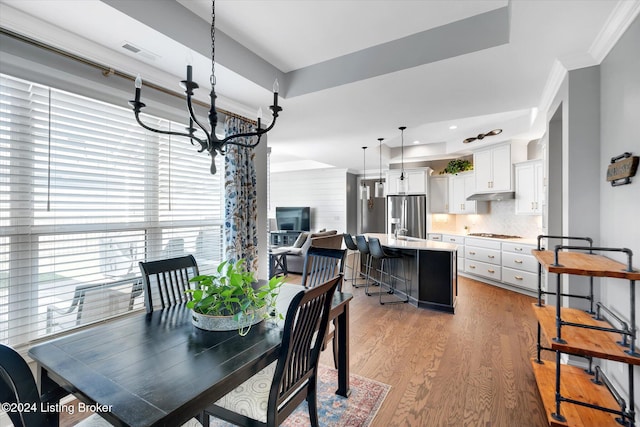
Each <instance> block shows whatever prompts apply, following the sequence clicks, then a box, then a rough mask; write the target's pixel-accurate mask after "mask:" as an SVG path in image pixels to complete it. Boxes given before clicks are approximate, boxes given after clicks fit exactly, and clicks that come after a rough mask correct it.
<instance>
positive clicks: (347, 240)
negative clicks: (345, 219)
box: [342, 233, 360, 288]
mask: <svg viewBox="0 0 640 427" xmlns="http://www.w3.org/2000/svg"><path fill="white" fill-rule="evenodd" d="M342 237H343V239H344V244H345V245H346V246H347V249H348V250H349V251H350V253H351V254H352V255H353V261H352V263H351V267H349V268H351V279H348V280H351V286H353V287H354V288H358V287H359V286H357V285H356V270H357V269H356V265H358V264H360V251H359V250H358V245H356V242H354V241H353V237H352V236H351V234H349V233H344V234H343V235H342ZM356 255H357V258H356ZM356 260H357V264H356ZM348 266H349V263H345V267H348ZM345 269H346V268H345ZM346 280H347V279H345V281H346Z"/></svg>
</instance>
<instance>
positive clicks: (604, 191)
mask: <svg viewBox="0 0 640 427" xmlns="http://www.w3.org/2000/svg"><path fill="white" fill-rule="evenodd" d="M639 46H640V18H636V20H635V21H634V23H633V24H631V26H630V27H629V29H628V30H627V31H626V33H625V34H624V35H623V36H622V37H621V39H620V40H619V41H618V43H617V45H616V46H615V48H614V49H613V50H611V52H609V55H608V56H607V57H606V58H605V60H604V61H603V62H602V64H601V65H600V111H601V113H600V119H601V125H600V147H599V148H600V153H599V164H598V181H599V187H598V189H599V191H600V204H599V209H598V210H599V220H600V243H601V244H602V245H604V246H608V247H627V248H629V249H631V250H632V251H633V254H634V267H635V268H636V269H637V268H639V267H640V221H639V220H638V217H639V215H640V175H636V176H635V177H634V178H632V180H633V183H632V184H630V185H623V186H619V187H612V186H611V185H610V184H609V183H607V182H606V181H605V174H606V169H607V166H608V165H609V162H610V160H611V157H615V156H617V155H619V154H622V153H623V152H625V151H631V152H632V153H633V154H634V155H636V156H637V155H640V48H639ZM576 214H577V213H576ZM614 257H615V258H618V259H620V260H622V258H621V257H620V256H615V255H614ZM602 285H603V286H602V291H601V296H602V300H603V302H604V303H605V304H607V305H609V306H611V307H613V308H614V309H615V310H616V311H617V312H618V313H619V314H620V315H622V316H623V317H624V318H628V317H629V302H630V299H629V285H628V282H625V281H623V280H617V279H616V280H614V279H603V280H602ZM636 307H640V298H639V297H636ZM636 311H637V310H636ZM634 326H635V328H636V330H638V323H636V325H634ZM605 369H607V372H608V373H610V374H611V375H613V376H615V378H616V379H617V380H618V381H619V382H620V383H622V384H626V383H627V380H626V375H627V371H626V368H625V369H623V367H622V364H620V363H606V365H605ZM635 373H636V375H635V382H636V384H640V374H639V373H638V369H636V370H635ZM638 394H639V393H638V392H637V387H636V399H635V400H636V411H637V409H638V405H639V402H640V398H639V396H638ZM636 417H637V416H636Z"/></svg>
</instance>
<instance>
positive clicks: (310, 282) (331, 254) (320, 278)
mask: <svg viewBox="0 0 640 427" xmlns="http://www.w3.org/2000/svg"><path fill="white" fill-rule="evenodd" d="M345 253H346V251H345V250H344V249H328V248H317V247H314V246H311V247H309V250H308V251H307V255H306V256H305V258H304V266H303V268H302V286H304V287H305V288H313V287H315V286H317V285H319V284H321V283H325V282H326V281H327V280H329V279H331V278H332V277H335V276H337V275H338V274H341V273H342V272H343V271H344V258H345ZM341 285H342V282H340V283H339V284H338V292H341V291H342V289H341V288H342V286H341Z"/></svg>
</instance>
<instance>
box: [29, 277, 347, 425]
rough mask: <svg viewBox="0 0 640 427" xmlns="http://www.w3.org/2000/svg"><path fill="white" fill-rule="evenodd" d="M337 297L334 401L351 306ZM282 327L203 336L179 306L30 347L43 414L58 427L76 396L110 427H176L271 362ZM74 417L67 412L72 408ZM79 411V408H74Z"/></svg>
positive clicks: (284, 291) (343, 371)
mask: <svg viewBox="0 0 640 427" xmlns="http://www.w3.org/2000/svg"><path fill="white" fill-rule="evenodd" d="M301 290H304V288H303V287H301V286H299V285H292V284H284V285H283V286H282V287H281V289H280V293H279V296H278V299H277V304H276V305H277V310H278V312H280V313H282V314H283V316H284V315H286V309H287V307H288V306H289V303H290V301H291V299H292V298H293V296H294V295H296V294H297V293H298V292H300V291H301ZM352 298H353V295H352V294H349V293H343V292H336V293H335V294H334V297H333V301H332V306H331V312H330V315H329V318H330V321H332V322H334V325H335V337H334V339H336V340H337V348H338V351H337V361H336V362H337V367H338V384H337V389H336V394H338V395H341V396H344V397H348V396H349V302H350V301H351V299H352ZM283 324H284V322H283V321H282V320H280V321H277V320H265V321H262V322H260V323H258V324H256V325H254V326H253V327H252V328H251V330H250V331H249V333H248V334H247V335H246V336H240V334H239V333H238V331H237V330H234V331H220V332H218V331H216V332H212V331H204V330H200V329H198V328H196V327H195V326H194V325H193V324H192V323H191V310H190V309H188V308H187V307H186V304H178V305H174V306H171V307H167V308H165V309H162V310H155V311H153V312H151V313H135V314H131V315H128V316H125V317H123V318H120V319H117V320H113V321H107V322H104V323H102V324H98V325H95V326H91V327H88V328H86V329H83V330H81V331H78V332H75V333H72V334H69V335H66V336H63V337H60V338H56V339H52V340H49V341H46V342H43V343H40V344H37V345H35V346H33V347H32V348H31V349H30V350H29V356H30V357H31V358H32V359H33V360H34V361H35V362H36V363H37V380H38V384H39V386H40V391H41V398H42V401H43V405H42V407H43V408H44V409H45V412H47V414H46V415H47V421H48V423H49V425H50V426H58V425H59V419H60V412H64V411H67V410H68V407H67V406H65V404H63V403H60V399H62V398H63V397H64V396H66V395H68V394H72V395H74V396H75V397H76V398H77V399H78V401H79V402H80V404H81V406H79V407H78V408H81V409H83V408H88V409H89V410H91V411H93V412H96V413H98V414H99V415H101V416H102V417H103V418H105V419H106V420H107V421H109V422H110V423H112V424H113V425H116V426H132V427H134V426H136V427H141V426H172V427H175V426H179V425H181V424H183V423H185V422H187V421H188V420H189V419H191V418H193V417H195V416H196V415H198V414H201V413H202V411H203V410H204V409H205V408H207V407H208V406H210V405H211V404H212V403H214V402H215V401H216V400H218V399H219V398H221V397H222V396H224V395H225V394H227V393H228V392H230V391H231V390H233V389H234V388H236V387H237V386H239V385H240V384H242V383H243V382H244V381H246V380H247V379H249V378H251V376H253V375H254V374H256V373H257V372H258V371H260V370H261V369H263V368H265V367H266V366H268V365H269V364H270V363H272V362H274V361H275V360H277V358H278V355H279V351H280V346H281V341H282V334H283ZM72 410H73V409H72ZM75 410H76V411H79V409H75Z"/></svg>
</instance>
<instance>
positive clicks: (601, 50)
mask: <svg viewBox="0 0 640 427" xmlns="http://www.w3.org/2000/svg"><path fill="white" fill-rule="evenodd" d="M639 13H640V1H639V0H632V1H629V0H620V1H619V2H618V4H617V5H616V6H615V8H614V9H613V12H611V15H609V18H608V19H607V22H606V23H605V25H604V26H603V27H602V29H601V30H600V32H599V33H598V35H597V36H596V38H595V40H594V41H593V43H592V44H591V47H590V48H589V54H590V55H591V56H592V57H593V58H594V60H595V61H596V64H600V63H601V62H602V61H603V60H604V58H605V57H606V56H607V54H609V52H610V51H611V49H613V47H614V46H615V45H616V43H617V42H618V40H619V39H620V37H622V35H623V34H624V32H625V31H626V30H627V28H629V26H630V25H631V23H632V22H633V21H634V20H635V19H636V17H637V16H638V14H639Z"/></svg>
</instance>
